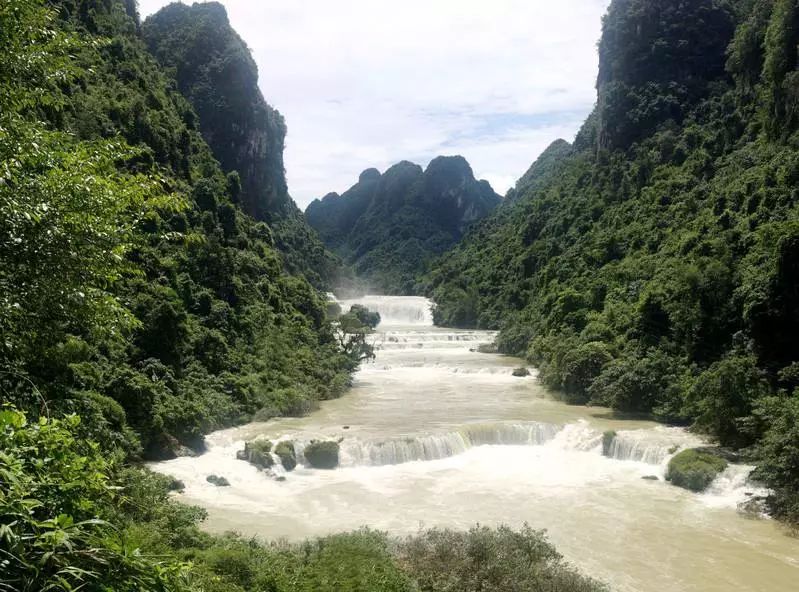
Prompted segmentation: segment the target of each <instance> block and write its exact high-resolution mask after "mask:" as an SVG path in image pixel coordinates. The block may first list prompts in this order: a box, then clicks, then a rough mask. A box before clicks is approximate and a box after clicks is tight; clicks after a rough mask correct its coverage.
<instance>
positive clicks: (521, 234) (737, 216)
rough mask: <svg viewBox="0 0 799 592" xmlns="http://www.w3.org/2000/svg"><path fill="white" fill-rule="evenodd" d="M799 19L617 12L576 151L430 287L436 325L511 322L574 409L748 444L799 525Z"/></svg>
mask: <svg viewBox="0 0 799 592" xmlns="http://www.w3.org/2000/svg"><path fill="white" fill-rule="evenodd" d="M797 25H799V11H797V8H796V6H795V4H794V3H793V2H790V1H783V0H775V1H773V2H772V1H757V2H749V1H740V2H722V1H716V0H698V1H696V2H691V3H685V2H680V1H677V0H667V1H664V0H657V1H656V0H616V1H614V2H613V3H612V4H611V7H610V9H609V13H608V16H607V17H606V19H605V21H604V25H603V37H602V41H601V43H600V46H599V53H600V74H599V78H598V85H597V87H598V104H597V108H596V111H595V113H594V114H592V116H591V117H589V119H588V120H587V121H586V123H585V125H584V127H583V129H582V130H581V131H580V133H579V134H578V137H577V140H576V141H575V145H574V149H573V151H572V152H571V153H569V152H567V151H563V152H562V153H560V154H559V156H558V158H557V159H555V161H552V159H551V158H550V157H551V156H552V155H551V154H545V155H544V156H542V159H541V160H540V162H539V163H538V164H537V165H536V166H535V167H534V168H535V170H534V171H532V175H530V173H528V176H527V180H526V181H525V182H524V183H521V185H522V186H521V187H520V188H519V189H518V195H517V197H516V198H515V199H513V200H511V201H510V202H509V203H508V204H505V205H503V206H502V207H500V208H499V209H498V210H497V211H496V212H495V213H494V214H493V215H492V216H490V217H489V218H488V219H487V220H486V221H484V222H483V223H482V224H481V225H480V227H479V228H477V229H475V231H473V232H472V233H471V234H470V235H468V236H467V237H466V239H465V240H464V241H463V242H462V243H461V244H460V245H459V246H458V247H457V248H455V249H454V250H453V251H451V252H450V253H448V254H447V255H445V256H444V257H443V258H442V259H441V260H440V261H439V262H438V264H437V265H436V266H435V268H434V270H433V271H432V273H431V274H430V275H429V278H428V279H429V292H430V294H431V295H432V296H433V298H434V299H435V301H436V302H437V304H438V307H437V310H436V320H437V322H439V323H443V324H456V325H461V326H481V327H491V328H501V329H502V333H501V335H500V338H499V344H500V346H501V348H502V350H503V351H508V352H513V353H519V354H522V355H525V356H527V357H528V358H529V359H530V360H531V361H532V362H534V363H537V364H538V365H539V366H540V368H541V376H542V379H543V380H544V381H545V382H546V383H547V384H549V385H551V386H553V387H555V388H557V389H560V390H561V392H563V394H564V396H565V397H566V398H567V400H569V401H573V402H580V403H583V402H588V401H591V402H595V403H600V404H606V405H610V406H612V407H613V408H615V409H617V410H619V411H624V412H643V413H652V414H654V416H655V417H657V418H659V419H661V420H664V421H669V422H678V423H684V424H694V425H695V426H696V427H697V428H698V429H700V430H703V431H705V432H707V433H709V434H710V435H711V436H713V437H715V438H717V439H718V440H719V441H720V442H721V443H722V444H723V445H727V446H733V447H738V448H740V447H744V448H746V449H747V450H748V452H749V453H750V454H751V455H752V456H753V457H755V458H758V459H759V461H760V468H759V469H758V474H759V475H760V476H761V478H764V479H765V480H766V481H767V483H768V484H769V485H770V486H772V487H774V488H775V490H776V495H775V497H774V498H773V499H772V500H771V502H772V508H773V509H774V510H775V511H776V512H777V513H781V514H783V515H789V514H790V515H792V516H793V517H794V519H796V517H797V516H799V512H797V510H799V497H797V493H796V492H797V491H799V469H797V467H799V462H797V461H799V456H797V453H796V449H795V446H794V444H791V441H792V439H793V441H794V442H795V438H796V435H797V434H796V428H795V427H793V426H795V425H796V420H797V419H799V391H797V390H796V389H797V386H799V372H797V368H799V362H798V360H799V341H798V340H799V291H798V290H797V286H798V285H799V284H797V281H796V278H797V277H799V275H797V265H799V263H797V262H799V248H798V247H797V245H799V216H798V214H799V210H798V209H797V196H798V195H799V186H798V182H799V151H797V147H798V146H799V135H797V124H798V123H799V121H797V118H796V113H797V111H796V108H795V106H796V101H797V98H796V97H797V96H798V95H797V94H796V92H795V90H794V89H795V88H796V86H795V81H796V80H799V71H797V69H796V67H797V57H796V51H795V48H796V46H797V41H799V26H797ZM725 60H726V61H725ZM725 63H726V65H725ZM547 162H548V165H547V166H544V165H545V164H546V163H547ZM553 166H555V167H556V173H555V174H549V175H547V174H545V173H546V171H551V170H552V167H553ZM531 176H532V178H530V177H531Z"/></svg>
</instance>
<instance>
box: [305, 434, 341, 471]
mask: <svg viewBox="0 0 799 592" xmlns="http://www.w3.org/2000/svg"><path fill="white" fill-rule="evenodd" d="M338 450H339V445H338V442H336V441H334V440H326V441H319V440H311V443H310V444H308V445H307V446H306V447H305V450H304V451H303V454H304V455H305V460H307V461H308V464H309V465H311V466H312V467H313V468H314V469H335V468H336V467H337V466H338V462H339V459H338Z"/></svg>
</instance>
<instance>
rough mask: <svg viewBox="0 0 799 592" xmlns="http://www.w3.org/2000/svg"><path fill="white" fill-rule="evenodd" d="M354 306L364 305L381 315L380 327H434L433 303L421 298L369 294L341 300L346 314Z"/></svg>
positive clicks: (340, 302) (342, 308)
mask: <svg viewBox="0 0 799 592" xmlns="http://www.w3.org/2000/svg"><path fill="white" fill-rule="evenodd" d="M353 304H362V305H363V306H365V307H367V308H368V309H369V310H372V311H376V312H378V313H380V325H381V326H386V325H396V326H420V327H432V326H433V312H432V310H431V308H432V306H433V303H432V302H431V301H430V300H428V299H427V298H422V297H421V296H377V295H371V294H368V295H366V296H363V297H361V298H353V299H349V300H340V301H339V305H340V306H341V310H342V311H344V312H346V311H348V310H349V309H350V307H351V306H352V305H353Z"/></svg>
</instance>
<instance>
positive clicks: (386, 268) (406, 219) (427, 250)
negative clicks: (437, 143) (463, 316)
mask: <svg viewBox="0 0 799 592" xmlns="http://www.w3.org/2000/svg"><path fill="white" fill-rule="evenodd" d="M499 203H500V197H499V196H498V195H497V194H496V193H494V191H493V190H492V189H491V186H490V185H489V184H488V182H486V181H477V180H476V179H475V178H474V174H473V173H472V169H471V167H470V166H469V163H467V162H466V160H464V159H463V157H460V156H452V157H443V156H442V157H438V158H436V159H434V160H433V161H432V162H431V163H430V164H429V165H428V167H427V170H425V171H423V170H422V168H421V167H420V166H418V165H415V164H413V163H410V162H407V161H403V162H400V163H398V164H396V165H394V166H393V167H391V168H389V169H388V170H387V171H386V172H385V173H383V174H382V175H381V174H380V173H379V171H377V170H376V169H368V170H366V171H364V172H363V173H361V176H360V178H359V179H358V183H356V184H355V185H354V186H353V187H351V188H350V189H349V190H348V191H346V192H345V193H344V194H342V195H338V194H336V193H330V194H328V195H326V196H325V197H324V198H322V199H321V200H314V201H313V202H312V203H311V204H310V205H309V206H308V208H307V210H306V212H305V214H306V217H307V218H308V222H309V223H310V224H311V226H313V227H314V228H315V229H316V230H317V231H318V232H319V235H320V236H321V237H322V240H323V241H324V243H325V245H327V246H328V247H329V248H330V249H333V250H334V251H335V252H336V253H338V254H339V255H341V257H342V258H343V259H344V261H345V262H346V263H348V264H350V265H351V266H352V267H353V269H354V270H355V273H356V274H357V275H358V277H360V278H361V279H362V280H364V281H365V282H366V283H367V284H368V285H369V287H370V289H371V290H376V291H381V292H385V293H390V294H414V293H416V292H417V286H416V283H417V278H418V277H419V275H420V274H421V273H423V272H424V271H425V270H426V269H427V265H428V263H429V262H430V260H431V259H432V258H434V257H435V256H437V255H439V254H441V253H443V252H444V251H445V250H446V249H448V248H450V247H451V246H452V245H454V244H455V243H456V242H457V241H458V240H459V239H460V238H461V236H463V233H464V232H465V231H466V230H467V229H468V228H469V227H470V226H471V225H472V224H473V223H475V222H476V221H477V220H480V219H482V218H483V217H485V216H486V215H487V214H488V213H489V212H490V211H491V210H492V209H494V208H495V207H496V206H497V205H498V204H499Z"/></svg>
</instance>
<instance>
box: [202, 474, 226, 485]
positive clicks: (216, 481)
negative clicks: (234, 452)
mask: <svg viewBox="0 0 799 592" xmlns="http://www.w3.org/2000/svg"><path fill="white" fill-rule="evenodd" d="M205 480H206V481H208V483H211V484H213V485H216V486H217V487H230V481H228V480H227V479H225V478H224V477H222V476H220V475H208V476H207V477H206V478H205Z"/></svg>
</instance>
